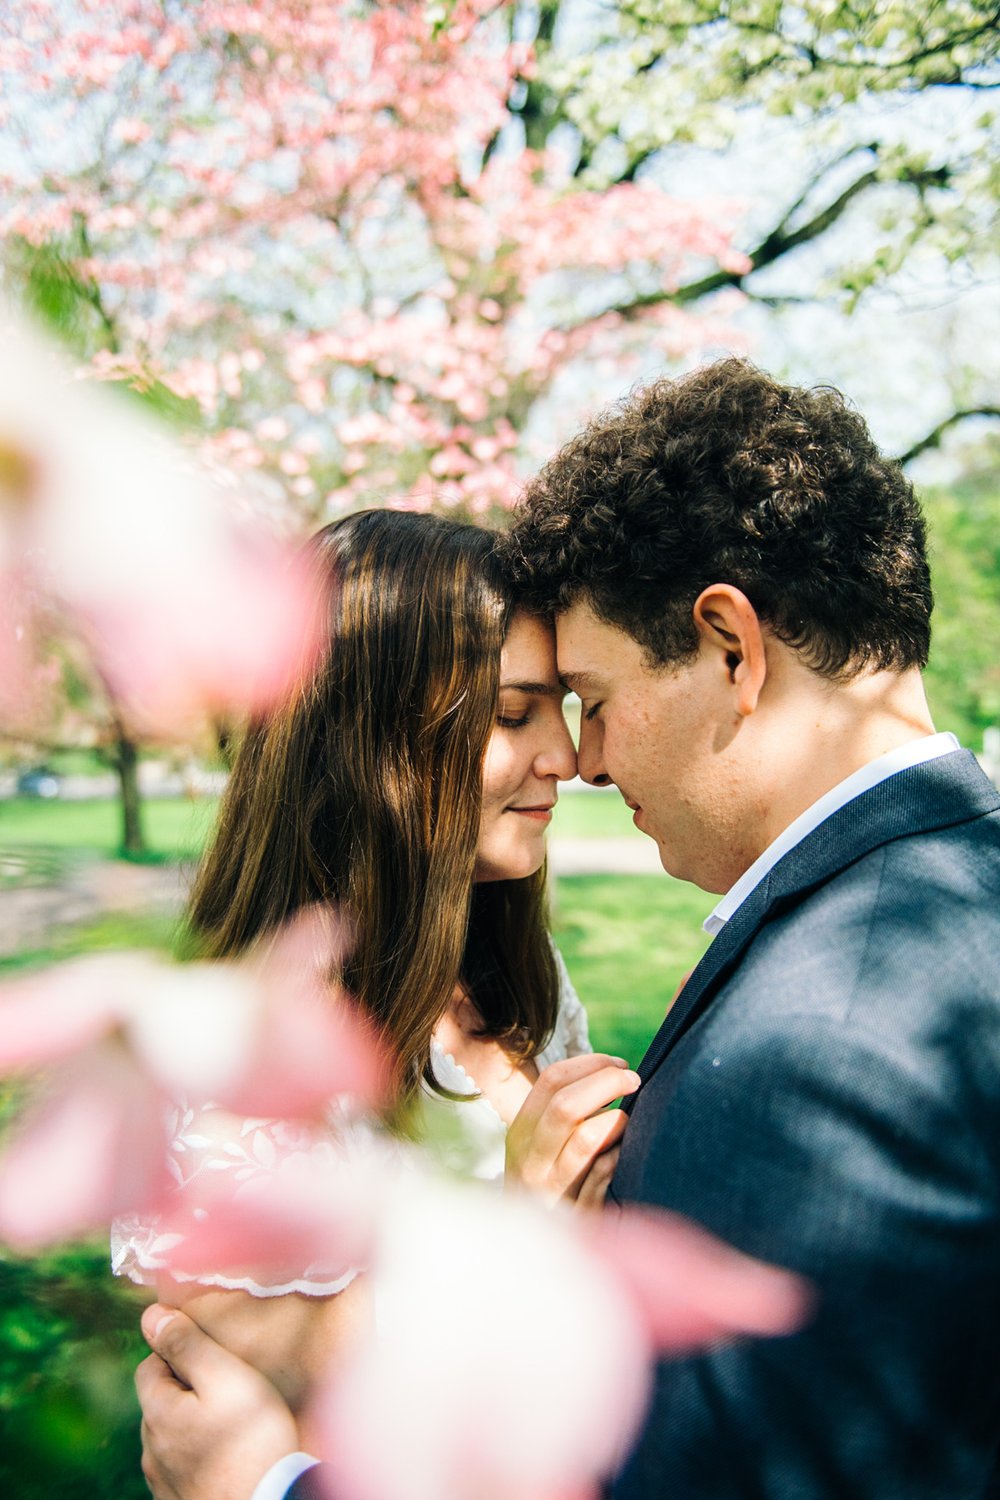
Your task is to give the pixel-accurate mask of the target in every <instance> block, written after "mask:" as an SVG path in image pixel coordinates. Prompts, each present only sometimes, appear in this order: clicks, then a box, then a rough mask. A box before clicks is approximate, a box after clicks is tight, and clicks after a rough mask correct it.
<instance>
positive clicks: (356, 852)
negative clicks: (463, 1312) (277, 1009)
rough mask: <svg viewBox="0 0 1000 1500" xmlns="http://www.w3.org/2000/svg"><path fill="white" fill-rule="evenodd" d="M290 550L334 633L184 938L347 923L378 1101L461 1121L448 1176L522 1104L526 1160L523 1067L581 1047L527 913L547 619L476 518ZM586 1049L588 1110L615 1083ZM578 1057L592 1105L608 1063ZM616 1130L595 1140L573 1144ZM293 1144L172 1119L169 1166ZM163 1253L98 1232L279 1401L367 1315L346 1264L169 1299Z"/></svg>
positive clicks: (199, 1120)
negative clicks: (251, 1368) (247, 1365)
mask: <svg viewBox="0 0 1000 1500" xmlns="http://www.w3.org/2000/svg"><path fill="white" fill-rule="evenodd" d="M310 552H311V556H312V558H313V560H314V562H315V564H316V568H317V575H318V582H319V583H320V584H321V585H322V586H323V587H322V593H323V596H324V597H325V598H329V601H330V603H329V608H330V646H329V649H328V651H327V653H326V655H325V658H324V660H323V661H322V662H321V664H320V666H319V668H318V670H317V671H316V672H315V674H314V675H313V677H312V678H311V680H310V681H309V682H308V683H306V684H305V685H304V686H303V687H302V689H301V691H300V692H299V693H298V694H297V695H296V696H295V697H294V698H293V700H291V701H290V702H289V703H288V704H287V705H286V706H285V707H284V708H282V709H281V710H280V711H278V712H276V713H274V714H273V715H272V716H270V717H269V718H267V719H266V720H263V721H261V722H258V723H255V724H254V725H252V726H251V728H250V729H249V731H248V733H247V735H246V738H245V740H244V742H243V744H242V746H241V748H240V751H239V754H238V757H237V761H236V764H235V767H234V770H233V774H232V777H231V779H230V783H229V786H228V789H227V791H226V794H225V797H224V799H223V805H222V810H221V813H220V818H219V824H218V829H217V832H216V836H215V841H214V844H213V846H212V848H211V849H210V851H209V853H208V854H207V856H206V858H205V861H204V863H203V865H202V868H201V871H200V873H199V876H198V879H197V882H196V885H195V889H194V893H193V897H192V902H191V907H190V914H189V915H190V926H191V930H192V933H193V934H194V936H195V938H196V940H197V943H198V946H199V949H200V950H201V951H203V952H206V953H208V954H209V955H210V956H212V957H229V956H233V955H236V954H239V953H240V952H242V951H243V950H245V949H246V948H247V947H249V946H250V945H251V944H252V943H254V942H256V941H259V940H260V939H261V938H262V937H263V936H266V935H267V934H268V933H270V932H272V931H274V930H276V929H278V928H279V927H280V925H281V924H282V923H283V922H285V921H286V920H287V919H288V918H290V917H291V916H293V915H294V913H295V912H296V911H298V910H299V909H301V908H302V907H305V906H308V905H311V904H313V903H326V904H329V905H331V906H334V907H336V908H337V909H338V910H339V911H341V912H344V913H346V914H347V916H348V917H349V919H350V922H351V926H352V929H353V933H354V944H353V948H352V951H351V953H350V955H349V957H348V959H347V960H346V963H345V967H344V972H343V980H344V983H345V985H346V987H347V988H348V990H350V992H351V993H352V994H353V995H354V996H355V998H356V1000H357V1001H358V1003H359V1004H360V1006H361V1008H362V1009H363V1010H364V1011H365V1012H366V1013H367V1014H368V1015H369V1016H370V1017H371V1018H372V1020H373V1021H374V1023H375V1025H376V1027H377V1029H378V1031H379V1032H380V1034H381V1035H382V1037H383V1038H384V1039H385V1041H386V1042H387V1043H388V1044H389V1046H390V1048H391V1050H392V1053H393V1055H394V1057H395V1059H396V1076H395V1102H396V1104H398V1105H402V1106H405V1105H407V1104H411V1103H414V1102H418V1103H419V1105H420V1107H421V1109H422V1112H423V1119H424V1126H425V1128H426V1129H428V1130H429V1131H430V1132H432V1133H433V1131H434V1129H435V1122H436V1121H437V1122H440V1121H441V1120H443V1119H445V1118H446V1115H445V1113H444V1112H450V1113H451V1115H452V1116H453V1117H454V1118H457V1119H458V1121H459V1122H460V1123H461V1124H463V1125H464V1126H465V1127H467V1128H466V1129H465V1132H464V1135H465V1138H466V1141H467V1142H468V1141H469V1140H470V1139H471V1142H472V1146H471V1152H472V1158H473V1159H472V1161H471V1163H469V1169H470V1170H471V1171H472V1172H473V1173H474V1175H476V1176H479V1177H481V1178H487V1179H490V1178H499V1177H501V1176H502V1175H503V1171H504V1147H505V1137H506V1135H507V1126H509V1125H510V1124H511V1123H512V1122H513V1121H514V1120H515V1119H516V1118H517V1117H518V1116H519V1112H522V1113H521V1115H520V1121H519V1126H518V1130H517V1131H515V1132H511V1135H512V1137H516V1138H517V1139H518V1140H519V1141H520V1143H521V1144H520V1147H519V1153H516V1154H518V1156H519V1162H520V1163H523V1162H524V1161H526V1160H527V1159H528V1158H530V1156H531V1151H530V1141H531V1134H532V1130H533V1129H534V1127H535V1124H536V1121H537V1118H538V1115H539V1101H540V1100H541V1103H542V1104H544V1102H545V1097H546V1093H545V1090H546V1084H545V1081H544V1080H543V1081H542V1083H539V1074H540V1072H541V1071H542V1070H543V1069H544V1068H545V1067H547V1066H548V1065H551V1064H558V1063H560V1061H562V1060H565V1059H567V1058H572V1057H574V1056H581V1055H582V1054H587V1053H589V1051H590V1048H589V1043H588V1040H587V1028H586V1019H585V1016H584V1013H583V1010H582V1007H581V1005H580V1002H579V1000H578V999H577V997H576V995H575V994H574V992H573V989H572V986H571V985H570V983H569V980H568V977H567V975H566V972H565V968H564V967H563V965H562V961H561V959H559V957H558V956H557V955H556V953H555V951H554V949H553V947H552V944H551V941H550V939H549V935H548V930H547V923H546V904H545V874H544V859H545V830H546V827H547V824H548V822H549V821H550V819H551V815H552V807H553V805H554V803H555V801H556V795H557V793H556V783H557V782H558V781H559V780H565V779H566V778H568V777H570V776H572V775H573V774H574V772H575V769H576V757H575V752H574V749H573V745H572V741H571V739H570V736H569V733H568V730H567V728H566V724H565V720H564V719H563V715H562V696H563V694H562V689H561V687H560V685H559V681H558V676H557V672H556V665H555V653H554V643H553V631H552V627H551V624H550V622H548V621H546V620H543V619H540V618H538V617H536V616H532V615H529V614H527V613H524V612H522V611H518V610H517V608H516V603H515V601H514V600H513V598H512V597H511V594H510V592H509V591H508V589H507V587H506V585H505V582H504V579H503V576H502V573H501V571H500V568H499V566H498V563H497V561H496V558H495V556H494V552H493V538H492V537H491V535H490V533H488V532H485V531H483V530H481V529H480V528H477V527H473V526H465V525H460V524H458V523H455V522H450V521H444V520H439V519H434V518H430V517H424V516H416V515H411V514H407V513H403V512H396V511H383V510H380V511H368V512H364V513H361V514H358V515H354V516H351V517H349V518H348V519H346V520H344V521H341V522H338V523H337V524H335V525H332V526H328V527H326V528H325V529H324V530H323V531H321V532H320V533H319V534H318V536H316V537H315V538H314V539H313V541H312V542H311V543H310ZM603 1061H604V1062H606V1063H607V1064H608V1066H607V1068H606V1069H604V1073H606V1074H607V1077H606V1078H603V1093H601V1095H600V1098H599V1100H598V1102H597V1103H596V1104H594V1103H593V1100H591V1106H590V1107H591V1108H599V1107H600V1105H603V1104H606V1103H610V1101H611V1100H612V1099H613V1098H614V1097H616V1096H617V1095H619V1094H620V1093H622V1092H625V1091H627V1089H628V1086H629V1085H628V1083H627V1082H626V1081H625V1078H626V1077H627V1075H622V1074H621V1072H620V1069H619V1068H617V1067H614V1066H613V1065H612V1060H610V1059H605V1060H603ZM594 1062H595V1066H594V1068H593V1069H590V1079H591V1082H590V1088H591V1095H593V1088H594V1085H595V1082H596V1085H597V1087H598V1088H601V1087H602V1084H601V1081H600V1080H601V1079H602V1077H603V1074H602V1073H601V1062H602V1060H601V1059H595V1060H594ZM588 1066H589V1065H588ZM564 1067H565V1064H564ZM533 1091H534V1092H533ZM331 1128H332V1136H331V1139H332V1141H333V1142H334V1145H335V1148H336V1149H345V1150H346V1149H350V1145H351V1141H352V1138H353V1136H355V1135H356V1134H357V1132H358V1131H359V1130H360V1131H361V1132H362V1133H363V1132H364V1130H366V1129H368V1128H369V1127H368V1125H367V1123H366V1122H358V1121H357V1120H355V1119H352V1118H351V1117H350V1116H349V1115H348V1114H347V1113H346V1112H345V1111H344V1109H343V1108H341V1107H340V1106H338V1105H337V1104H336V1103H332V1104H331ZM613 1135H614V1130H613V1129H608V1128H602V1129H601V1130H599V1131H598V1132H597V1133H596V1135H595V1139H594V1142H593V1148H592V1150H591V1152H590V1156H591V1157H592V1158H597V1157H598V1156H600V1154H601V1152H602V1150H604V1149H605V1148H606V1147H607V1145H608V1144H609V1143H610V1141H611V1140H612V1139H613ZM526 1143H527V1147H526ZM301 1145H302V1142H301V1141H300V1139H299V1138H298V1137H297V1136H296V1134H295V1131H294V1128H293V1127H292V1126H290V1125H288V1123H287V1122H280V1121H277V1122H261V1121H254V1122H240V1121H234V1120H233V1119H232V1118H231V1117H228V1116H224V1115H223V1114H222V1113H221V1111H218V1110H215V1109H213V1108H212V1107H211V1106H208V1107H206V1108H203V1109H200V1110H198V1111H197V1112H195V1111H193V1110H190V1109H188V1110H185V1111H182V1112H180V1114H179V1118H178V1125H177V1129H176V1131H175V1136H174V1147H173V1158H174V1159H173V1166H174V1169H175V1172H176V1173H177V1174H178V1175H179V1176H180V1177H181V1178H182V1179H183V1180H184V1181H190V1180H191V1179H192V1177H194V1176H197V1175H198V1173H199V1172H201V1171H213V1172H217V1171H219V1170H220V1169H225V1168H227V1167H228V1168H233V1169H235V1170H237V1171H240V1172H241V1173H242V1174H243V1175H244V1176H245V1175H246V1174H247V1173H252V1172H253V1171H254V1170H260V1169H261V1164H262V1163H267V1162H270V1161H271V1160H273V1159H274V1157H275V1156H280V1155H281V1153H282V1152H283V1151H289V1150H296V1149H299V1148H300V1147H301ZM589 1165H590V1161H589V1159H588V1160H587V1161H586V1162H585V1163H584V1167H585V1169H586V1167H588V1166H589ZM520 1175H521V1176H522V1177H523V1178H525V1179H527V1178H529V1177H530V1176H531V1173H530V1171H529V1170H528V1169H527V1168H522V1170H521V1171H520ZM608 1175H609V1173H608V1163H607V1158H606V1157H605V1159H604V1160H603V1161H602V1162H601V1163H600V1164H599V1165H597V1166H596V1167H595V1169H594V1171H593V1172H592V1173H590V1174H589V1176H588V1174H587V1171H586V1170H583V1171H580V1172H578V1173H577V1174H576V1176H575V1178H574V1180H573V1181H572V1183H571V1185H570V1188H569V1195H570V1196H575V1195H576V1194H579V1193H580V1192H581V1189H582V1192H583V1196H584V1197H589V1198H590V1199H591V1200H594V1201H596V1200H597V1199H599V1198H600V1196H602V1194H603V1188H604V1186H605V1185H606V1181H607V1177H608ZM584 1184H585V1186H584ZM162 1265H163V1261H162V1256H160V1255H159V1252H158V1247H157V1243H156V1226H155V1224H143V1223H139V1222H136V1221H129V1222H128V1223H122V1224H119V1225H118V1226H117V1227H116V1234H115V1245H114V1266H115V1269H116V1271H117V1272H118V1273H119V1274H127V1275H129V1276H131V1277H132V1278H133V1279H135V1280H138V1281H142V1282H146V1283H153V1284H155V1285H157V1290H158V1296H159V1298H160V1300H161V1301H162V1300H173V1301H175V1302H177V1301H183V1302H184V1303H185V1307H186V1310H187V1311H188V1312H189V1313H191V1315H192V1316H194V1317H195V1318H196V1320H197V1321H198V1322H199V1323H201V1324H202V1326H203V1327H205V1328H206V1330H207V1331H208V1332H210V1333H212V1334H213V1336H215V1337H216V1338H218V1339H220V1340H221V1341H222V1342H224V1343H227V1344H229V1346H230V1347H231V1348H233V1349H234V1350H236V1352H238V1353H240V1354H241V1355H243V1357H245V1358H249V1359H250V1360H251V1361H252V1362H253V1363H255V1364H256V1365H257V1366H258V1368H260V1369H262V1370H263V1371H264V1372H265V1373H266V1374H267V1375H268V1376H269V1377H270V1378H271V1379H272V1380H274V1382H275V1383H276V1384H277V1385H278V1386H279V1388H280V1389H282V1391H283V1392H284V1394H285V1395H286V1397H287V1398H288V1399H289V1400H290V1401H291V1403H292V1404H293V1405H296V1406H297V1405H300V1404H301V1401H302V1399H303V1397H304V1394H305V1391H306V1389H307V1388H308V1384H309V1382H310V1380H311V1378H312V1377H313V1375H315V1374H317V1373H318V1372H319V1371H321V1370H322V1368H323V1367H324V1365H325V1363H326V1362H327V1360H328V1356H329V1351H330V1349H331V1347H332V1346H333V1345H334V1344H335V1343H336V1342H337V1341H338V1340H339V1339H342V1338H344V1337H346V1336H348V1334H349V1332H350V1329H351V1327H352V1325H354V1324H355V1323H356V1322H357V1321H358V1320H359V1319H363V1318H364V1317H365V1314H366V1308H365V1298H364V1288H363V1280H364V1278H361V1279H360V1280H357V1279H356V1278H355V1273H354V1272H352V1271H347V1272H345V1271H344V1269H343V1267H333V1266H331V1267H316V1266H312V1267H297V1268H289V1273H288V1275H287V1276H281V1277H279V1278H278V1279H277V1280H275V1279H274V1278H273V1277H272V1278H271V1279H270V1281H262V1280H259V1279H257V1278H255V1277H252V1276H248V1277H242V1278H235V1279H233V1278H225V1277H221V1276H220V1277H208V1278H204V1279H203V1280H202V1281H200V1282H199V1283H198V1284H196V1285H195V1286H193V1287H192V1286H187V1287H183V1286H179V1285H177V1284H173V1285H172V1286H171V1287H169V1288H166V1287H164V1285H163V1281H162V1278H161V1277H160V1275H159V1274H158V1273H159V1272H160V1270H161V1268H162ZM205 1288H209V1289H205Z"/></svg>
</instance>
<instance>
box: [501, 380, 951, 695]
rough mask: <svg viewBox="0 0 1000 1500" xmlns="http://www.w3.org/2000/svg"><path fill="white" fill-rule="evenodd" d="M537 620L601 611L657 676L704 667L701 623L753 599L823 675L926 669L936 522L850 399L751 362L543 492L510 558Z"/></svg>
mask: <svg viewBox="0 0 1000 1500" xmlns="http://www.w3.org/2000/svg"><path fill="white" fill-rule="evenodd" d="M503 547H504V553H505V557H506V560H507V565H508V567H509V569H510V572H511V573H512V575H513V578H514V581H515V584H516V587H517V589H518V591H519V593H520V595H521V597H522V598H523V599H524V602H525V604H526V605H527V606H528V607H529V608H533V609H537V610H542V611H556V610H560V609H565V608H567V607H568V606H569V605H570V604H571V603H573V602H574V601H575V600H577V599H584V600H586V601H587V602H588V603H589V604H590V606H591V607H592V609H593V610H594V612H595V613H596V614H597V615H598V616H599V617H600V618H601V619H603V620H605V621H606V622H608V623H609V624H612V625H617V626H619V627H620V628H621V629H623V630H626V631H627V632H628V633H629V635H631V636H632V637H634V639H635V640H636V641H638V642H639V644H640V645H641V646H643V647H644V648H645V649H646V650H647V652H648V653H649V656H650V658H651V659H652V660H653V661H654V662H656V663H659V664H663V665H665V664H673V663H677V662H681V661H683V660H685V659H686V658H688V657H690V656H691V655H693V654H694V652H695V650H696V649H697V635H696V632H695V628H694V623H693V620H692V607H693V605H694V603H695V600H696V599H697V598H698V595H699V594H700V593H701V592H702V590H703V589H704V588H706V587H707V586H708V585H709V584H712V583H730V584H733V585H734V586H735V587H737V588H739V589H741V590H742V591H743V593H745V594H746V595H747V597H748V599H749V600H750V602H751V604H752V605H753V606H754V609H755V610H756V611H757V614H758V615H759V617H760V618H761V620H762V621H763V622H764V623H765V624H767V625H768V626H769V628H770V629H771V630H772V631H773V632H774V633H775V635H777V636H778V637H779V639H781V640H782V641H784V642H785V643H786V644H787V645H789V646H791V647H794V648H795V649H796V650H797V651H799V652H800V653H801V656H802V659H803V661H804V662H806V663H807V665H809V666H810V667H811V668H812V669H813V670H814V671H816V672H818V673H820V674H821V675H823V676H826V677H829V678H831V679H846V678H849V677H852V676H855V675H856V674H857V673H859V672H861V671H863V670H865V669H869V668H895V669H897V670H903V669H905V668H907V667H912V666H924V665H925V663H926V661H927V653H928V649H929V645H930V612H931V605H932V597H931V585H930V575H929V572H928V567H927V558H926V535H925V527H924V519H923V516H922V514H921V511H920V507H919V505H918V503H917V500H916V498H915V496H914V493H913V488H912V486H911V485H910V483H909V481H908V480H907V479H906V476H905V475H904V473H903V471H902V469H901V468H900V466H899V464H897V463H895V462H893V461H892V460H890V459H887V458H885V457H883V455H882V454H881V453H880V452H879V450H878V448H877V447H876V445H875V443H874V441H873V439H872V436H871V434H870V432H869V431H868V428H867V426H866V425H865V422H864V421H863V419H862V418H861V416H860V415H859V414H858V413H857V412H856V411H853V410H852V409H851V408H850V406H849V405H848V404H847V402H846V400H845V399H844V397H843V396H842V395H841V394H840V392H839V391H836V390H833V389H831V388H829V387H818V388H816V389H813V390H803V389H800V388H798V387H794V386H785V385H780V384H779V383H778V382H777V381H776V380H773V379H771V377H770V376H768V375H766V374H764V373H763V371H761V370H758V369H756V368H755V367H754V366H753V365H751V364H749V363H747V362H746V361H743V360H739V359H724V360H719V361H717V362H716V363H715V364H711V365H708V366H707V367H705V368H704V369H701V370H697V371H695V372H694V373H693V374H690V375H686V376H684V377H683V378H682V379H679V380H659V381H657V382H655V383H654V384H652V385H648V386H646V387H644V388H642V389H640V390H638V391H636V392H634V393H633V394H632V395H631V396H629V397H628V398H627V399H626V400H624V401H623V402H621V403H620V404H619V405H618V406H616V407H613V408H611V409H610V410H609V411H608V412H606V413H604V414H603V415H601V416H599V417H598V418H597V419H596V420H595V421H593V422H591V424H590V425H589V426H588V427H587V428H586V429H585V430H584V431H583V432H582V433H580V435H579V436H578V437H576V438H574V439H573V440H572V441H571V442H569V443H567V444H566V446H565V447H563V448H562V449H560V451H559V452H558V453H557V454H556V455H555V457H554V458H553V459H552V460H551V461H550V462H549V463H548V464H546V466H545V468H544V469H542V471H541V473H540V474H539V475H538V476H537V478H535V479H534V480H532V481H531V483H530V484H529V485H528V486H527V489H526V491H525V494H524V499H523V503H522V505H521V507H520V509H519V511H518V512H517V514H516V517H515V521H514V525H513V528H512V530H511V531H510V533H509V534H508V536H507V538H506V539H505V541H504V543H503Z"/></svg>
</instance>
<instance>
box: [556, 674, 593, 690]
mask: <svg viewBox="0 0 1000 1500" xmlns="http://www.w3.org/2000/svg"><path fill="white" fill-rule="evenodd" d="M559 681H560V682H561V683H562V685H563V687H565V688H569V691H570V692H571V693H577V694H579V693H580V692H581V690H586V689H587V688H589V689H590V690H591V692H601V691H603V689H604V683H603V681H602V679H601V678H600V677H598V676H597V675H596V674H595V673H593V672H560V673H559Z"/></svg>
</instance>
